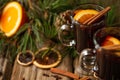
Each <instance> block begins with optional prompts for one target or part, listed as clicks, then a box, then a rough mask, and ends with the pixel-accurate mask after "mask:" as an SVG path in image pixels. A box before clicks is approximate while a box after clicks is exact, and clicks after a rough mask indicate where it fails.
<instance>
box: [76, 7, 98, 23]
mask: <svg viewBox="0 0 120 80" xmlns="http://www.w3.org/2000/svg"><path fill="white" fill-rule="evenodd" d="M96 14H98V11H96V10H93V9H86V10H80V11H79V12H77V14H76V15H75V16H74V19H75V20H76V21H78V22H80V23H83V22H84V21H86V20H87V19H89V18H91V17H92V16H94V15H96Z"/></svg>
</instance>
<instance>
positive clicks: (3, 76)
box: [0, 55, 12, 80]
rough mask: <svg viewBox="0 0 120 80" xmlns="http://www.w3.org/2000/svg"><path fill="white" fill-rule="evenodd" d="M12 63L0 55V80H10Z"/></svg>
mask: <svg viewBox="0 0 120 80" xmlns="http://www.w3.org/2000/svg"><path fill="white" fill-rule="evenodd" d="M11 72H12V63H11V62H10V60H8V59H7V58H6V57H4V56H1V55H0V80H10V77H11Z"/></svg>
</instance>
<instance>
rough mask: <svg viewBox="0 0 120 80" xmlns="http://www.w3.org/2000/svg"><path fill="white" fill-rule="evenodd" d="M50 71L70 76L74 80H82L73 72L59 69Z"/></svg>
mask: <svg viewBox="0 0 120 80" xmlns="http://www.w3.org/2000/svg"><path fill="white" fill-rule="evenodd" d="M50 71H51V72H53V73H57V74H61V75H65V76H68V77H70V78H74V79H79V78H80V77H79V76H77V75H75V74H73V73H71V72H67V71H63V70H60V69H57V68H51V69H50Z"/></svg>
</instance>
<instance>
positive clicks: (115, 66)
mask: <svg viewBox="0 0 120 80" xmlns="http://www.w3.org/2000/svg"><path fill="white" fill-rule="evenodd" d="M97 66H98V71H97V72H96V73H97V76H98V77H99V78H100V80H120V45H116V46H115V45H114V46H107V47H104V48H101V49H99V50H98V52H97Z"/></svg>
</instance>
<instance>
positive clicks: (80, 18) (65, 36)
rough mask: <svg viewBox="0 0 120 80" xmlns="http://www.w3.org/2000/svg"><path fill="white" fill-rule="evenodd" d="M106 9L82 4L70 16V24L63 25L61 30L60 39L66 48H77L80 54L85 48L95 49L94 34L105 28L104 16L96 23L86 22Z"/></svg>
mask: <svg viewBox="0 0 120 80" xmlns="http://www.w3.org/2000/svg"><path fill="white" fill-rule="evenodd" d="M103 9H104V8H103V7H101V6H99V5H96V4H82V5H80V6H79V7H77V8H76V9H74V10H71V12H70V14H69V19H70V21H69V22H70V24H63V25H62V26H61V28H60V32H59V39H60V41H61V42H62V44H64V45H65V46H75V47H76V49H77V51H78V52H80V51H81V50H83V49H85V48H94V45H93V40H92V39H93V34H94V33H95V31H96V30H98V29H101V28H103V27H104V26H105V17H106V15H104V16H102V17H101V18H99V19H98V20H96V21H95V22H94V23H92V24H90V25H87V24H83V23H84V21H86V20H87V19H89V18H90V17H92V16H94V15H96V14H98V13H99V11H101V10H103Z"/></svg>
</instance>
